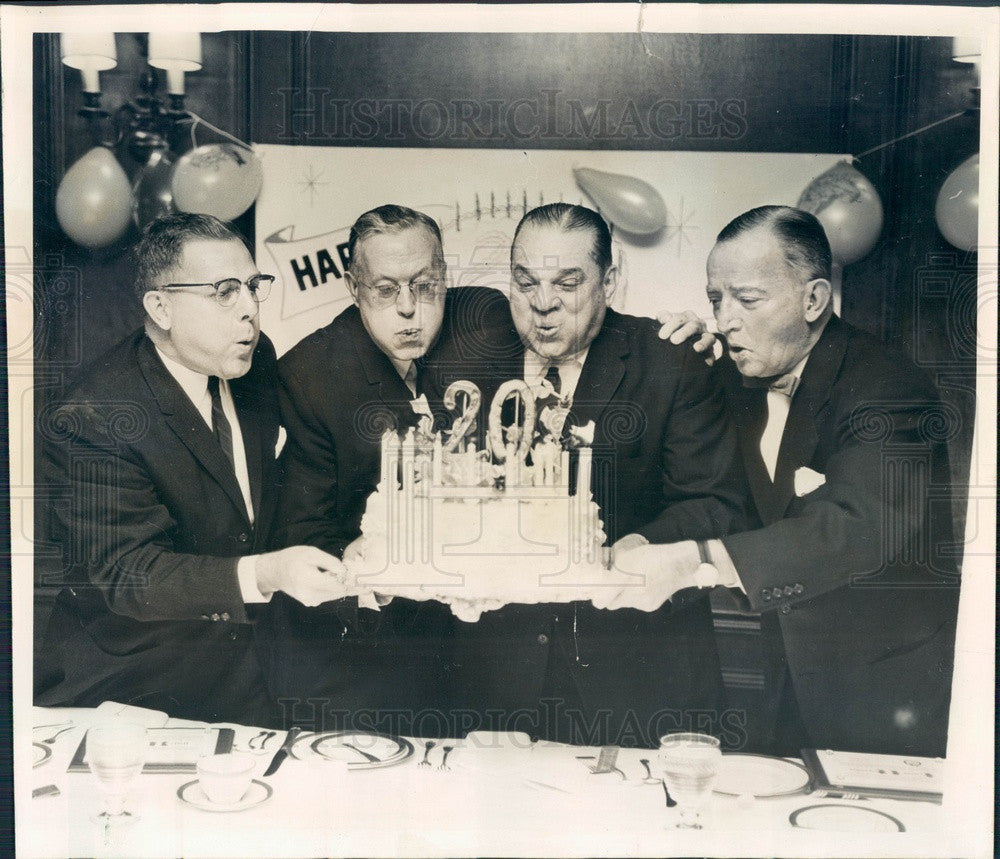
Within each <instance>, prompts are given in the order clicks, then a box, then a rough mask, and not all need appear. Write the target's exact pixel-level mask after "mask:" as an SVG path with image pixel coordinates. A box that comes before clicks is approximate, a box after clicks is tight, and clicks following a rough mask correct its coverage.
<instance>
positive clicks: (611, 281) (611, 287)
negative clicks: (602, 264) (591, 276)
mask: <svg viewBox="0 0 1000 859" xmlns="http://www.w3.org/2000/svg"><path fill="white" fill-rule="evenodd" d="M602 286H603V287H604V300H605V301H606V302H607V303H608V304H611V299H612V298H614V295H615V293H616V292H617V291H618V266H616V265H611V266H608V270H607V271H606V272H604V282H603V284H602Z"/></svg>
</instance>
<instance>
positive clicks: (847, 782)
mask: <svg viewBox="0 0 1000 859" xmlns="http://www.w3.org/2000/svg"><path fill="white" fill-rule="evenodd" d="M802 760H803V761H805V764H806V766H808V767H809V769H810V770H811V772H812V774H813V781H814V792H815V793H823V794H826V795H827V796H830V795H834V794H837V795H840V794H857V795H858V796H881V797H886V798H889V799H913V800H923V801H926V802H936V803H938V804H940V803H941V799H942V790H943V783H944V761H943V760H942V759H941V758H921V757H916V756H914V755H876V754H864V753H860V752H836V751H831V750H829V749H803V750H802Z"/></svg>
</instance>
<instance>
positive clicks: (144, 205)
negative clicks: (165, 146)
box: [132, 149, 177, 230]
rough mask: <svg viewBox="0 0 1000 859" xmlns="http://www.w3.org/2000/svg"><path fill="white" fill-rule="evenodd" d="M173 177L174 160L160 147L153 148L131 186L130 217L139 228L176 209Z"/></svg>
mask: <svg viewBox="0 0 1000 859" xmlns="http://www.w3.org/2000/svg"><path fill="white" fill-rule="evenodd" d="M173 178H174V162H173V161H171V160H170V158H169V157H168V156H167V154H166V152H165V151H164V150H162V149H155V150H153V152H152V154H151V155H150V156H149V161H148V162H146V166H145V167H143V168H142V170H140V171H139V178H138V179H137V180H136V182H135V185H134V186H133V187H132V196H133V200H134V202H133V204H132V218H133V219H134V220H135V224H136V226H137V227H138V228H139V229H140V230H141V229H142V228H143V227H145V226H146V225H147V224H148V223H150V221H155V220H156V219H157V218H158V217H160V215H168V214H170V213H171V212H175V211H177V210H176V209H175V208H174V195H173V192H172V191H171V190H170V183H171V182H172V181H173Z"/></svg>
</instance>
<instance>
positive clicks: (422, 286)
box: [364, 277, 444, 307]
mask: <svg viewBox="0 0 1000 859" xmlns="http://www.w3.org/2000/svg"><path fill="white" fill-rule="evenodd" d="M364 286H365V288H366V289H367V290H368V292H369V293H370V294H371V296H372V302H373V303H374V304H375V305H376V306H377V307H389V306H390V305H393V304H395V303H396V301H397V299H398V298H399V293H400V290H401V289H402V288H403V285H402V284H399V283H378V284H375V285H374V286H373V285H371V284H367V283H366V284H364ZM406 287H407V289H409V290H410V295H412V296H413V298H414V299H415V300H417V301H423V302H432V301H435V300H436V299H437V297H438V296H439V295H440V294H441V293H442V292H443V291H444V285H443V284H442V282H441V281H440V280H439V279H438V278H436V277H434V278H423V279H421V280H415V281H411V282H410V283H408V284H406Z"/></svg>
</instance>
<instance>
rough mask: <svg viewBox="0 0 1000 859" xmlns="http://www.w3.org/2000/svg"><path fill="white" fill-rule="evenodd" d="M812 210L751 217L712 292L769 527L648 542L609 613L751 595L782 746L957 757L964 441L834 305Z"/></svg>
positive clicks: (923, 390) (735, 229)
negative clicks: (707, 592) (960, 453)
mask: <svg viewBox="0 0 1000 859" xmlns="http://www.w3.org/2000/svg"><path fill="white" fill-rule="evenodd" d="M830 266H831V258H830V247H829V244H828V242H827V240H826V236H825V234H824V232H823V228H822V226H821V225H820V224H819V222H818V221H817V220H816V219H815V218H814V217H813V216H812V215H810V214H807V213H805V212H801V211H799V210H797V209H791V208H788V207H781V206H765V207H762V208H759V209H754V210H751V211H749V212H747V213H745V214H743V215H741V216H740V217H738V218H736V219H735V220H734V221H733V222H732V223H730V224H729V225H728V226H727V227H726V228H725V229H724V230H723V231H722V232H721V233H720V234H719V238H718V242H717V244H716V246H715V248H714V249H713V251H712V253H711V255H710V257H709V260H708V296H709V299H710V300H711V302H712V306H713V308H714V312H715V318H716V320H717V322H718V326H719V333H720V335H722V337H724V338H725V341H726V345H727V351H728V354H729V357H728V359H725V360H724V361H723V363H722V369H723V371H724V372H725V374H726V391H727V396H728V399H729V403H730V405H731V407H732V409H733V412H734V415H735V418H736V421H737V425H738V428H739V433H740V443H741V450H742V455H743V457H744V460H745V463H746V468H747V473H748V476H749V478H750V482H751V487H752V490H753V499H754V501H755V504H756V513H757V519H758V521H757V525H758V526H759V527H758V528H757V530H751V531H747V532H745V533H741V534H733V535H730V536H728V537H725V538H723V539H722V540H721V541H720V540H712V541H708V542H707V543H703V544H701V545H698V546H696V545H695V544H694V543H679V544H674V545H671V546H649V547H642V548H640V549H637V550H635V551H633V552H632V553H631V555H626V554H623V555H621V556H620V557H619V558H618V559H617V560H616V563H618V564H621V565H623V566H626V567H628V566H637V567H638V566H641V567H643V568H644V569H645V570H646V582H645V586H644V587H642V588H630V589H625V590H623V591H622V592H621V594H619V596H618V597H617V598H616V599H615V600H613V601H611V603H610V604H611V605H612V606H614V605H633V606H639V607H642V608H646V609H653V608H655V606H657V605H659V604H660V603H661V602H662V601H663V600H664V599H669V598H670V596H671V594H672V593H673V592H674V591H675V590H676V589H678V588H682V587H687V586H690V585H691V584H699V585H701V586H711V585H713V584H726V585H730V586H734V587H737V588H739V589H741V590H742V591H743V592H744V593H745V595H746V597H747V599H748V600H749V603H750V606H751V608H752V609H753V610H755V611H759V612H761V613H762V616H761V626H762V630H763V633H764V636H765V641H766V644H767V645H768V649H769V651H770V653H771V654H772V657H773V663H774V664H773V665H772V666H771V671H770V672H769V679H768V691H769V706H770V712H769V713H768V714H767V720H768V722H769V723H770V725H771V727H772V738H771V751H773V752H776V753H780V754H794V753H797V751H798V749H800V748H802V747H814V748H815V747H818V748H834V749H848V750H855V751H872V752H884V753H895V754H910V755H942V754H944V750H945V741H946V737H947V720H948V705H949V700H950V687H951V673H952V662H953V648H954V635H955V620H956V615H957V604H958V577H957V574H956V569H955V563H954V558H953V555H952V554H951V553H952V552H953V550H954V546H953V545H952V537H951V509H950V504H949V476H948V475H949V470H948V457H947V447H946V443H945V442H946V440H947V438H948V436H949V434H950V431H951V429H952V428H953V427H952V419H951V417H950V415H949V413H948V412H947V411H945V409H944V408H943V407H942V405H941V403H940V401H939V400H938V397H937V393H936V391H935V389H934V386H933V384H932V383H931V382H930V380H929V379H927V377H926V376H925V375H924V373H923V372H922V371H920V370H919V369H918V368H917V367H916V366H915V365H914V364H913V363H912V362H911V361H910V360H908V359H907V358H905V357H903V356H901V355H893V354H890V353H889V352H887V351H886V350H885V349H884V347H882V345H881V344H879V343H878V342H876V341H875V340H874V339H873V338H872V337H869V336H868V335H866V334H863V333H862V332H860V331H858V330H856V329H855V328H853V327H851V326H850V325H848V324H846V323H845V322H843V321H841V320H840V319H839V318H838V317H836V316H834V315H833V313H832V307H831V288H830V280H829V278H830Z"/></svg>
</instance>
